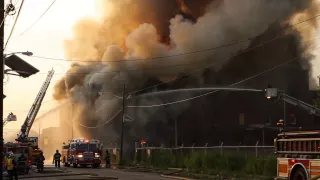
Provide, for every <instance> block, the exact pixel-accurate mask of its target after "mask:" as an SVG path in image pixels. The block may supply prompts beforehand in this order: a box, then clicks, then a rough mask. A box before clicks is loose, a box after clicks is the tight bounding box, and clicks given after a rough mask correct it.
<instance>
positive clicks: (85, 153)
mask: <svg viewBox="0 0 320 180" xmlns="http://www.w3.org/2000/svg"><path fill="white" fill-rule="evenodd" d="M61 155H62V163H64V166H70V165H72V167H74V168H75V167H77V166H78V165H80V166H82V167H86V166H88V165H90V166H92V167H93V168H97V167H99V166H100V164H101V155H102V144H101V143H100V141H99V140H95V139H91V140H89V139H85V138H78V139H72V140H69V141H68V144H65V143H64V144H63V146H62V151H61Z"/></svg>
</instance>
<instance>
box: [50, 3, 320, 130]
mask: <svg viewBox="0 0 320 180" xmlns="http://www.w3.org/2000/svg"><path fill="white" fill-rule="evenodd" d="M99 3H100V4H99V7H100V12H99V15H100V18H99V19H90V18H88V19H81V20H79V21H78V22H77V23H76V25H75V26H74V27H73V37H72V38H70V39H67V40H66V41H65V43H64V49H65V56H66V58H67V59H73V60H79V62H75V63H73V65H72V66H71V67H70V69H69V71H68V73H72V75H70V74H69V75H67V76H65V77H63V78H62V79H61V80H60V81H59V82H57V83H56V85H55V87H54V94H53V95H54V98H55V99H57V100H65V99H71V100H73V101H74V102H75V103H77V104H78V105H79V106H80V107H81V109H83V110H82V111H81V113H80V115H79V120H81V121H82V122H84V123H86V124H91V125H96V124H97V122H99V121H100V122H103V121H105V120H106V119H108V118H109V117H111V116H112V115H113V113H115V112H116V111H117V109H118V108H119V105H120V104H119V102H118V99H117V98H116V97H113V96H110V95H108V94H106V95H103V96H99V94H98V92H100V91H103V92H109V93H113V94H116V95H121V91H122V87H123V84H126V87H127V91H129V92H132V91H135V90H138V89H141V88H145V86H144V85H145V83H146V82H147V81H148V80H150V79H152V78H155V79H158V80H159V81H165V80H168V79H173V78H176V77H178V76H179V75H181V74H182V73H188V72H190V71H194V70H196V69H198V68H200V67H202V66H204V65H207V64H209V63H210V64H212V66H210V69H212V70H214V71H216V72H219V70H220V69H221V68H222V67H223V66H225V65H227V64H228V61H229V60H226V59H228V57H230V56H232V55H235V54H236V53H238V52H239V51H242V50H245V49H246V48H248V46H249V45H250V43H251V40H253V39H254V38H255V37H257V36H259V35H261V34H262V33H264V32H265V31H266V30H267V29H269V28H270V27H271V26H272V25H274V24H279V25H280V26H281V27H286V26H290V25H292V24H296V23H298V22H300V21H303V20H305V19H308V18H311V17H313V16H315V15H317V14H318V8H317V7H318V6H317V4H316V1H311V0H310V1H305V0H281V1H279V0H260V1H257V0H242V1H234V0H204V1H195V0H176V1H174V0H161V1H159V0H126V1H122V0H121V1H119V0H108V1H105V0H102V1H100V2H99ZM301 26H302V27H299V26H295V27H294V28H293V29H290V30H287V33H288V34H294V35H295V36H296V37H297V39H300V40H301V42H303V43H301V45H300V47H299V48H301V49H302V51H303V53H302V54H301V57H303V58H302V60H301V66H302V67H303V68H309V71H310V79H311V80H310V82H311V84H310V85H311V86H313V87H312V88H314V87H315V86H316V83H315V79H316V76H317V74H318V73H319V72H320V71H319V67H318V66H317V64H319V61H320V59H319V58H318V57H317V56H316V54H314V52H313V51H312V50H311V49H312V47H314V45H316V41H315V39H314V38H315V37H316V34H317V31H316V29H317V21H316V20H311V21H308V22H307V23H305V24H301ZM249 37H251V38H250V39H248V38H249ZM246 39H248V41H245V42H242V43H238V44H235V45H233V46H229V47H226V48H220V49H217V50H211V51H205V52H201V53H194V54H186V55H183V56H175V57H168V58H161V59H148V58H152V57H162V56H172V55H175V54H183V53H189V52H194V51H201V50H204V49H208V48H213V47H217V46H221V45H225V44H230V43H232V42H237V41H240V40H246ZM141 59H146V60H141ZM126 60H129V61H126ZM80 61H89V62H80ZM90 61H91V62H90ZM182 64H183V65H182ZM310 65H311V66H310ZM173 66H174V67H173ZM137 69H138V70H137ZM193 76H194V77H196V78H197V79H198V81H199V83H198V86H199V85H200V86H201V80H202V78H203V76H204V75H203V71H202V70H201V71H197V73H194V74H193ZM185 86H188V85H185ZM183 97H188V95H183ZM176 98H179V97H176ZM161 102H163V99H160V98H158V99H155V98H153V99H139V100H137V102H136V103H138V104H157V103H161ZM184 106H186V104H181V105H176V107H173V108H172V109H175V108H177V109H176V110H175V112H176V113H179V112H181V111H182V109H183V107H184ZM101 109H102V110H101ZM97 110H99V111H98V112H97ZM156 111H157V109H151V110H150V109H148V110H137V111H135V112H134V113H136V114H137V115H136V118H137V119H139V121H140V122H142V123H143V122H146V121H147V120H148V119H149V118H150V117H151V115H152V114H153V113H155V112H156ZM177 115H178V114H177ZM80 117H81V118H80ZM164 118H165V117H164ZM97 120H98V121H97Z"/></svg>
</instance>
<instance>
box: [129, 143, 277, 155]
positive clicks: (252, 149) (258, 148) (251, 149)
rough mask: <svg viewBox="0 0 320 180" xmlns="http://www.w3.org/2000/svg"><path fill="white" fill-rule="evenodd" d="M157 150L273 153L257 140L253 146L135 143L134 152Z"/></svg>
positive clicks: (183, 152) (187, 153)
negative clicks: (148, 144)
mask: <svg viewBox="0 0 320 180" xmlns="http://www.w3.org/2000/svg"><path fill="white" fill-rule="evenodd" d="M159 151H162V152H163V151H168V152H169V153H175V154H177V153H179V154H180V155H183V156H185V155H191V154H193V153H196V152H199V151H201V152H203V153H207V152H208V153H212V152H213V153H218V154H220V155H221V156H222V155H224V154H230V153H232V154H235V153H241V154H242V155H249V156H255V157H256V158H258V157H263V156H271V155H274V146H259V145H258V142H257V143H256V145H255V146H241V145H239V146H224V145H223V143H221V144H220V146H208V144H206V145H205V146H202V147H199V146H194V145H193V146H183V145H182V146H180V147H177V148H165V147H146V146H143V145H141V146H138V144H137V143H136V144H135V152H136V154H140V153H147V154H148V155H149V156H150V155H151V154H152V152H159Z"/></svg>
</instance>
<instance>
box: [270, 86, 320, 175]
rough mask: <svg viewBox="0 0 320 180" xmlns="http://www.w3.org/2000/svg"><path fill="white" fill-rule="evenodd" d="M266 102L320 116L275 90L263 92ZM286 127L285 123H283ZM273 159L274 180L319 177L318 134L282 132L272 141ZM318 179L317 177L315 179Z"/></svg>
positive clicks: (310, 106) (309, 106)
mask: <svg viewBox="0 0 320 180" xmlns="http://www.w3.org/2000/svg"><path fill="white" fill-rule="evenodd" d="M266 97H267V98H268V99H273V98H277V99H278V100H283V101H285V102H287V103H289V104H292V105H294V106H297V107H300V108H302V109H304V110H306V111H307V112H308V113H309V114H312V115H315V116H320V109H319V108H317V107H314V106H312V105H310V104H308V103H305V102H302V101H300V100H298V99H296V98H293V97H291V96H288V95H286V94H284V93H278V91H277V89H275V88H268V89H266ZM284 123H286V122H284ZM274 145H275V154H276V155H277V177H276V178H275V179H276V180H281V179H286V180H308V179H309V178H315V177H317V176H319V175H320V130H310V131H288V132H285V131H282V132H281V133H279V134H278V136H277V137H276V138H275V139H274ZM319 179H320V176H319Z"/></svg>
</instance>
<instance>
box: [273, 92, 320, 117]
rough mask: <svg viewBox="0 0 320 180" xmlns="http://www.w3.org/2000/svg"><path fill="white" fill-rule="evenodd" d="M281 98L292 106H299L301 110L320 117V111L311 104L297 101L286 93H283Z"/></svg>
mask: <svg viewBox="0 0 320 180" xmlns="http://www.w3.org/2000/svg"><path fill="white" fill-rule="evenodd" d="M279 98H280V99H282V100H283V101H285V102H287V103H289V104H291V105H294V106H298V107H300V108H301V109H304V110H306V111H308V112H309V113H310V114H314V115H316V116H320V109H319V108H316V107H314V106H312V105H311V104H308V103H305V102H303V101H300V100H299V99H296V98H294V97H291V96H289V95H287V94H284V93H282V94H281V95H280V97H279Z"/></svg>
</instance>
